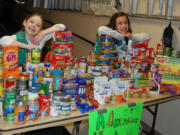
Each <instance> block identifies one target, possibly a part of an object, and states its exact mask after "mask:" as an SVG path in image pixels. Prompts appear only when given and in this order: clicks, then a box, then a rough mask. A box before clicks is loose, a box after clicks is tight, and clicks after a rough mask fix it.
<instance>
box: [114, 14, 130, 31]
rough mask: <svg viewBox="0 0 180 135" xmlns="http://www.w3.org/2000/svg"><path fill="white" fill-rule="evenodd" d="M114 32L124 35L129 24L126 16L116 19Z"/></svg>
mask: <svg viewBox="0 0 180 135" xmlns="http://www.w3.org/2000/svg"><path fill="white" fill-rule="evenodd" d="M116 30H117V31H118V32H119V33H121V34H126V33H127V32H128V30H129V24H128V20H127V18H126V16H120V17H118V18H116Z"/></svg>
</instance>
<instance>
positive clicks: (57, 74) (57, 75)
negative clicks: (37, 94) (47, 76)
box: [52, 69, 63, 90]
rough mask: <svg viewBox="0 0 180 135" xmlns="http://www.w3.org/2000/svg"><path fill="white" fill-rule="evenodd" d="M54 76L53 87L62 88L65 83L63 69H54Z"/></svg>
mask: <svg viewBox="0 0 180 135" xmlns="http://www.w3.org/2000/svg"><path fill="white" fill-rule="evenodd" d="M52 77H53V89H54V90H60V89H61V88H62V84H63V71H62V70H57V69H55V70H53V71H52Z"/></svg>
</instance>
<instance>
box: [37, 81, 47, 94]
mask: <svg viewBox="0 0 180 135" xmlns="http://www.w3.org/2000/svg"><path fill="white" fill-rule="evenodd" d="M39 94H40V95H48V94H49V83H48V82H47V81H44V80H42V81H41V83H40V87H39Z"/></svg>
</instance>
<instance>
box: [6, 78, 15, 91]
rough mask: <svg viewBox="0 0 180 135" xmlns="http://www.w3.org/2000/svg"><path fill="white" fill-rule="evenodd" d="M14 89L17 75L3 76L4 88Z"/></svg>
mask: <svg viewBox="0 0 180 135" xmlns="http://www.w3.org/2000/svg"><path fill="white" fill-rule="evenodd" d="M9 88H12V89H16V88H17V77H16V76H8V77H6V78H5V89H9Z"/></svg>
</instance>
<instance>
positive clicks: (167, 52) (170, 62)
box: [153, 44, 180, 94]
mask: <svg viewBox="0 0 180 135" xmlns="http://www.w3.org/2000/svg"><path fill="white" fill-rule="evenodd" d="M156 54H157V55H156V59H155V62H154V63H155V64H154V66H153V68H154V70H158V72H159V73H161V74H162V79H161V89H160V93H162V94H176V93H180V70H179V69H180V51H178V50H173V49H172V48H169V47H165V46H164V45H163V44H158V45H157V49H156Z"/></svg>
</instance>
